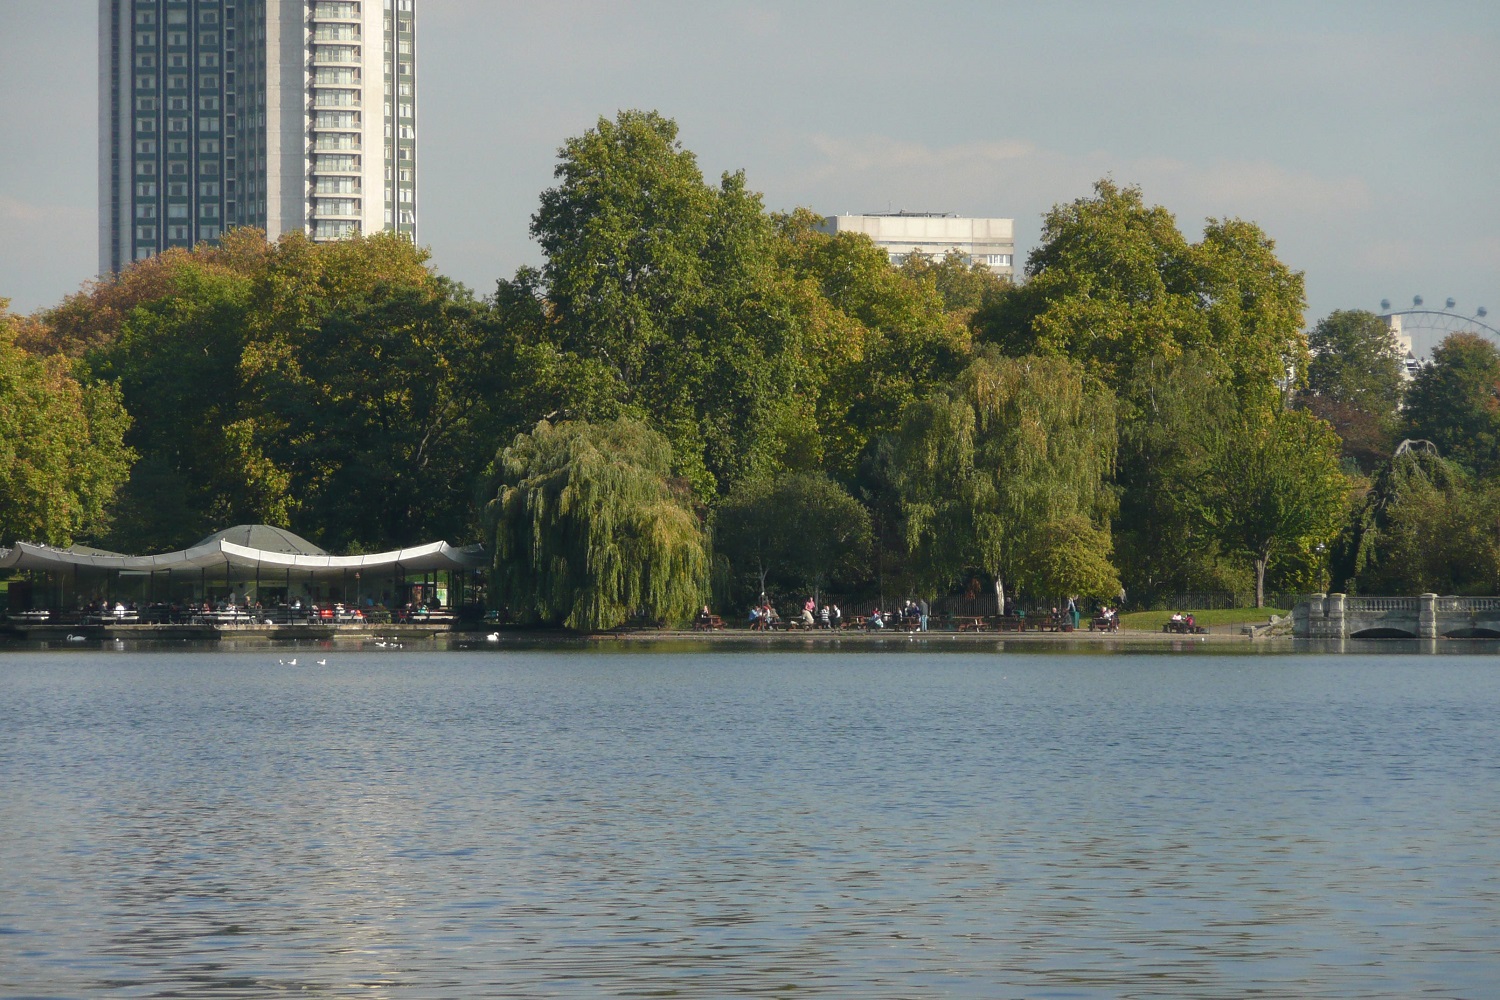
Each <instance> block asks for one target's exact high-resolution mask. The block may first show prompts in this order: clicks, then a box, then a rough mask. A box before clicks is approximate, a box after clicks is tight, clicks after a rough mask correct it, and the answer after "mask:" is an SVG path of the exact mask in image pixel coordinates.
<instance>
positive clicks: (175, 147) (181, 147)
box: [167, 139, 188, 156]
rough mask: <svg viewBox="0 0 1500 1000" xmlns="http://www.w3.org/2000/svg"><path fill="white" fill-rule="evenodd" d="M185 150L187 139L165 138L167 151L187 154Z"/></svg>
mask: <svg viewBox="0 0 1500 1000" xmlns="http://www.w3.org/2000/svg"><path fill="white" fill-rule="evenodd" d="M187 151H188V144H187V140H186V139H168V140H167V152H168V153H175V154H177V155H178V156H186V155H187Z"/></svg>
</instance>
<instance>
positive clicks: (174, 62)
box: [167, 53, 187, 69]
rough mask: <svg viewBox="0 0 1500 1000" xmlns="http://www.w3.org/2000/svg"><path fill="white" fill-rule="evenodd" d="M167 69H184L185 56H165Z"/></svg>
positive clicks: (185, 66) (185, 63) (178, 54)
mask: <svg viewBox="0 0 1500 1000" xmlns="http://www.w3.org/2000/svg"><path fill="white" fill-rule="evenodd" d="M167 67H168V68H169V69H186V68H187V56H185V55H182V54H181V53H174V54H173V55H169V56H167Z"/></svg>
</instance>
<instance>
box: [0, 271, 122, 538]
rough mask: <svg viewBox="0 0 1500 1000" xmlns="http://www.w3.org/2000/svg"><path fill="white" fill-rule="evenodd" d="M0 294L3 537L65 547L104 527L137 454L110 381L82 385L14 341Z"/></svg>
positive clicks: (59, 361) (58, 361) (56, 360)
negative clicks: (129, 443)
mask: <svg viewBox="0 0 1500 1000" xmlns="http://www.w3.org/2000/svg"><path fill="white" fill-rule="evenodd" d="M8 305H9V301H8V300H6V299H0V543H5V544H10V543H13V542H16V541H30V542H41V543H44V544H49V545H69V544H71V543H72V542H73V541H74V540H75V539H76V538H79V537H80V536H83V537H92V536H96V535H97V534H99V533H100V532H101V531H102V530H103V529H104V527H105V525H106V519H107V512H108V509H109V506H110V503H111V502H112V500H113V499H114V495H115V492H116V490H117V489H118V488H119V487H120V485H121V484H122V483H123V482H124V481H125V477H126V476H127V475H128V474H129V470H130V463H131V461H132V459H133V458H134V455H133V454H132V453H131V451H130V449H129V448H127V447H126V446H125V444H124V436H125V431H126V428H127V427H128V426H129V424H130V420H129V417H128V416H127V415H126V413H125V410H124V408H123V407H122V406H121V404H120V395H119V392H118V391H117V390H116V389H115V388H114V387H113V386H109V385H82V384H80V383H79V382H78V380H77V379H75V378H74V377H73V376H72V373H71V371H70V369H69V364H68V362H67V361H66V360H65V359H64V358H62V357H61V356H54V357H50V358H40V357H35V356H33V355H30V354H28V353H27V352H25V351H23V350H22V349H21V348H19V347H17V346H16V345H15V343H14V341H13V340H12V322H11V317H10V315H9V314H8V313H7V312H6V307H7V306H8Z"/></svg>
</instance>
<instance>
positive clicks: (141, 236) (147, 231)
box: [135, 226, 156, 256]
mask: <svg viewBox="0 0 1500 1000" xmlns="http://www.w3.org/2000/svg"><path fill="white" fill-rule="evenodd" d="M135 238H136V239H138V240H154V239H156V227H155V226H136V227H135ZM137 256H139V255H137Z"/></svg>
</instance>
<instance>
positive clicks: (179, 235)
mask: <svg viewBox="0 0 1500 1000" xmlns="http://www.w3.org/2000/svg"><path fill="white" fill-rule="evenodd" d="M190 232H192V227H191V226H168V227H167V239H169V240H186V239H190V238H191V237H189V236H188V234H189V233H190Z"/></svg>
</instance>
